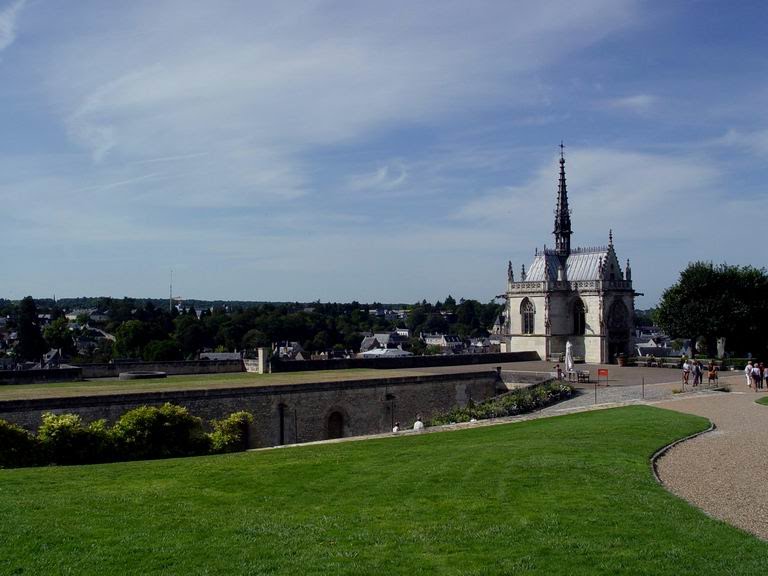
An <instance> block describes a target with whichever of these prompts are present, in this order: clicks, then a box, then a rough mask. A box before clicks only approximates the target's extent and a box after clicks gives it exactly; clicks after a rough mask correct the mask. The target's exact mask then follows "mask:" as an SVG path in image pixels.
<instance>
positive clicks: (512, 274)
mask: <svg viewBox="0 0 768 576" xmlns="http://www.w3.org/2000/svg"><path fill="white" fill-rule="evenodd" d="M507 279H508V280H509V281H510V282H514V281H515V271H514V270H512V260H510V261H509V262H508V263H507Z"/></svg>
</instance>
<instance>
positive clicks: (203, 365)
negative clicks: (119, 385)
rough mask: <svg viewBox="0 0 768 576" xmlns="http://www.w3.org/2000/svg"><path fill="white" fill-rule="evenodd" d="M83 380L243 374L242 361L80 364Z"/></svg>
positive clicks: (127, 361)
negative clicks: (124, 375)
mask: <svg viewBox="0 0 768 576" xmlns="http://www.w3.org/2000/svg"><path fill="white" fill-rule="evenodd" d="M78 367H79V368H80V369H82V371H83V378H110V377H117V376H118V375H119V374H120V372H135V371H149V372H165V373H166V374H168V375H179V374H220V373H223V372H244V371H245V367H244V366H243V361H242V360H180V361H177V362H141V361H138V360H136V361H130V360H117V361H115V362H112V363H103V364H80V365H79V366H78Z"/></svg>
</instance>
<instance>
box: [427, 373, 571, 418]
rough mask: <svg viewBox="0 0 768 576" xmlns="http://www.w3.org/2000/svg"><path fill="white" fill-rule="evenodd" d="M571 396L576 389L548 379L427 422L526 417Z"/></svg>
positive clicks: (559, 381) (451, 411) (455, 409)
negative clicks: (523, 415)
mask: <svg viewBox="0 0 768 576" xmlns="http://www.w3.org/2000/svg"><path fill="white" fill-rule="evenodd" d="M574 393H575V388H574V387H573V386H571V385H570V384H568V383H566V382H563V381H561V380H550V381H548V382H545V383H543V384H539V385H537V386H532V387H530V388H518V389H517V390H512V391H511V392H507V393H505V394H502V395H501V396H497V397H496V398H493V399H491V400H488V401H486V402H482V403H480V404H472V403H470V404H469V405H468V406H465V407H464V408H454V409H453V410H450V411H449V412H445V413H443V414H439V415H437V416H434V417H433V418H432V420H430V426H441V425H443V424H453V423H456V422H469V421H470V420H472V419H475V420H485V419H488V418H500V417H502V416H516V415H518V414H526V413H528V412H533V411H534V410H537V409H541V408H544V407H545V406H549V405H550V404H554V403H555V402H559V401H560V400H565V399H567V398H570V397H571V396H573V395H574Z"/></svg>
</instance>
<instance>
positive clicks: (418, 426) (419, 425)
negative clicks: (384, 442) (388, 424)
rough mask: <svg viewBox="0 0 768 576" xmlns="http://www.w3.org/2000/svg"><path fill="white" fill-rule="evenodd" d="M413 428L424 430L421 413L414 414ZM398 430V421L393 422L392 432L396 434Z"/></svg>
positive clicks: (419, 430)
mask: <svg viewBox="0 0 768 576" xmlns="http://www.w3.org/2000/svg"><path fill="white" fill-rule="evenodd" d="M413 429H414V430H416V431H417V432H421V431H422V430H424V421H423V420H422V419H421V415H418V416H416V421H415V422H414V423H413ZM398 432H400V422H395V425H394V426H393V427H392V434H397V433H398Z"/></svg>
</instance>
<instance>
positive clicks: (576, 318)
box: [573, 300, 587, 336]
mask: <svg viewBox="0 0 768 576" xmlns="http://www.w3.org/2000/svg"><path fill="white" fill-rule="evenodd" d="M586 327H587V322H586V317H585V313H584V302H582V301H581V300H576V303H575V304H574V305H573V333H574V334H576V335H577V336H583V335H584V333H585V332H586Z"/></svg>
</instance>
